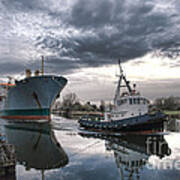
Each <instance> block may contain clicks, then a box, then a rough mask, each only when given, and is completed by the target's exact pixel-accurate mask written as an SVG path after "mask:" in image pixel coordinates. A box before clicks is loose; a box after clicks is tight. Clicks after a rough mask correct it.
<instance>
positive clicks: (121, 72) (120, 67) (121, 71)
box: [118, 59, 123, 74]
mask: <svg viewBox="0 0 180 180" xmlns="http://www.w3.org/2000/svg"><path fill="white" fill-rule="evenodd" d="M118 62H119V70H120V74H123V69H122V66H121V60H120V59H119V60H118Z"/></svg>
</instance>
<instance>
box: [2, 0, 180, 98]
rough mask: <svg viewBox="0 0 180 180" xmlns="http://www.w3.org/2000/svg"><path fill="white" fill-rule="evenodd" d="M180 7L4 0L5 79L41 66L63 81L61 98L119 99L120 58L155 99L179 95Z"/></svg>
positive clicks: (126, 1)
mask: <svg viewBox="0 0 180 180" xmlns="http://www.w3.org/2000/svg"><path fill="white" fill-rule="evenodd" d="M179 32H180V1H178V0H171V1H169V0H133V1H132V0H99V1H97V0H66V1H64V0H46V1H44V0H31V1H27V0H0V76H1V77H0V78H1V79H3V78H5V77H7V76H9V75H10V76H15V77H16V78H20V77H22V75H23V73H24V70H25V69H26V68H31V69H32V70H35V69H38V68H40V59H41V56H42V55H44V56H45V59H46V61H45V69H46V72H47V73H49V74H57V75H63V76H64V77H66V78H67V79H68V82H69V83H68V85H67V86H66V88H65V89H64V90H63V93H64V94H66V93H70V92H75V93H76V94H77V95H78V97H79V99H81V100H83V101H99V100H102V99H103V100H107V101H110V100H111V99H112V98H113V97H114V92H115V87H116V85H117V84H116V83H115V82H116V81H117V77H116V75H117V74H118V72H119V71H118V66H117V61H118V59H119V58H120V59H121V61H122V66H123V68H124V71H125V73H126V74H127V77H128V79H130V80H131V81H135V82H136V84H137V89H138V90H139V91H141V93H142V94H143V95H145V96H147V97H149V98H151V99H154V98H156V97H160V96H171V95H173V96H180V81H179V77H180V72H179V70H180V59H179V52H180V51H179V49H180V35H179Z"/></svg>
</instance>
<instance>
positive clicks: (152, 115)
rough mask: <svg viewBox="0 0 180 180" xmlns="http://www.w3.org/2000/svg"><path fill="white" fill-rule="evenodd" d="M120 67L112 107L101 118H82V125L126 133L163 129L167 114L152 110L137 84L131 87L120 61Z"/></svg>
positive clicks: (150, 131) (80, 121) (88, 127)
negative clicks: (137, 88) (138, 89)
mask: <svg viewBox="0 0 180 180" xmlns="http://www.w3.org/2000/svg"><path fill="white" fill-rule="evenodd" d="M119 69H120V75H119V81H118V86H117V89H116V93H115V97H114V104H113V107H112V109H111V110H107V111H106V112H105V113H104V118H103V119H101V120H96V119H91V118H89V117H88V116H86V117H82V118H80V120H79V124H80V126H81V127H83V128H86V129H93V130H105V131H118V132H125V133H136V132H138V133H152V132H159V131H163V129H164V121H165V117H166V116H165V114H164V113H162V112H160V111H156V112H150V109H149V103H150V101H149V100H148V98H146V97H144V96H142V95H141V94H140V92H138V91H137V90H136V84H134V85H133V87H131V85H130V81H128V80H127V79H126V76H125V75H124V72H123V69H122V66H121V63H120V61H119ZM122 89H123V90H122Z"/></svg>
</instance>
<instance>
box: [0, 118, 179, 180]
mask: <svg viewBox="0 0 180 180" xmlns="http://www.w3.org/2000/svg"><path fill="white" fill-rule="evenodd" d="M1 131H3V133H4V134H5V136H6V138H7V141H8V143H10V144H13V145H14V146H15V150H16V156H17V157H16V158H17V165H16V175H15V177H11V178H9V177H7V178H4V179H8V180H13V179H17V180H39V179H45V180H93V179H96V180H101V179H103V180H120V179H121V180H126V179H128V180H136V179H141V180H146V179H147V180H150V179H151V180H152V179H154V180H161V179H162V180H168V179H169V180H179V179H180V134H179V133H175V132H167V133H163V134H159V135H151V136H145V135H139V136H138V135H136V136H132V135H131V136H122V135H120V134H112V135H107V134H102V133H92V132H87V131H83V130H80V129H79V128H78V124H77V122H76V121H72V120H64V119H61V118H58V117H54V119H53V122H52V123H51V124H50V125H49V124H43V125H42V124H41V125H38V124H32V123H31V124H27V123H26V124H22V123H16V124H15V123H14V124H12V123H8V124H6V125H1Z"/></svg>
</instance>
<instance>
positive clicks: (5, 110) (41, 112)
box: [0, 58, 67, 121]
mask: <svg viewBox="0 0 180 180" xmlns="http://www.w3.org/2000/svg"><path fill="white" fill-rule="evenodd" d="M66 83H67V79H66V78H64V77H62V76H54V75H44V58H42V69H41V72H40V71H39V70H36V71H35V73H34V76H32V75H31V71H30V70H29V69H27V70H26V77H25V78H24V79H22V80H19V81H18V80H15V82H14V83H12V82H8V83H1V84H0V87H1V88H0V118H3V119H8V120H21V121H32V120H33V121H44V120H45V121H50V120H51V107H52V105H53V103H54V102H55V100H56V99H57V98H58V97H59V95H60V92H61V91H62V89H63V88H64V87H65V85H66Z"/></svg>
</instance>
